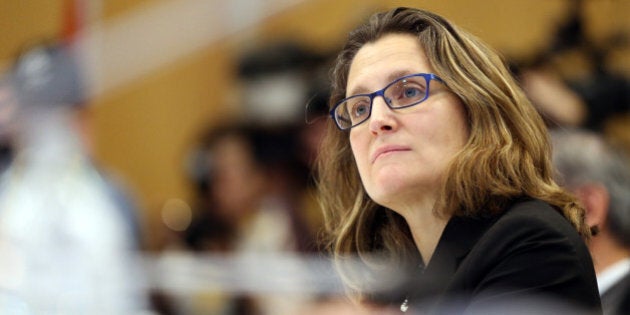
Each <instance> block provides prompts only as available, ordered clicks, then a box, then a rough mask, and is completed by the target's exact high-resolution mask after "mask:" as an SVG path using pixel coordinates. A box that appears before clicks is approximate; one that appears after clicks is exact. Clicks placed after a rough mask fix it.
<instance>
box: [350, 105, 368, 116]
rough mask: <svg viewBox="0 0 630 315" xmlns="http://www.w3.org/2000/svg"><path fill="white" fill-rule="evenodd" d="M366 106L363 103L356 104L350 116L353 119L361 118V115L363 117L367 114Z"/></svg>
mask: <svg viewBox="0 0 630 315" xmlns="http://www.w3.org/2000/svg"><path fill="white" fill-rule="evenodd" d="M368 109H369V107H368V105H366V104H364V103H360V104H356V105H355V106H354V107H353V108H352V115H353V116H354V117H361V116H363V115H365V114H366V113H367V112H368Z"/></svg>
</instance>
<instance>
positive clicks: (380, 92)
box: [329, 73, 445, 130]
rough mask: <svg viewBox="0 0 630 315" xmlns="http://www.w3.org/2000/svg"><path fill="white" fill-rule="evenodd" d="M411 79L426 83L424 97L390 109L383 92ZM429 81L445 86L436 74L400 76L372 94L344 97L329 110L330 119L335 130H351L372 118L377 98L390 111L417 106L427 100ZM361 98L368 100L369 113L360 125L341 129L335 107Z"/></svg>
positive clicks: (389, 103) (389, 101)
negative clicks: (420, 79)
mask: <svg viewBox="0 0 630 315" xmlns="http://www.w3.org/2000/svg"><path fill="white" fill-rule="evenodd" d="M411 77H423V78H424V79H425V80H426V81H427V91H426V92H425V94H424V97H423V98H422V99H421V100H420V101H418V102H415V103H412V104H409V105H405V106H400V107H392V106H391V100H388V99H387V98H386V97H385V90H387V89H388V88H389V87H390V86H392V85H394V84H396V83H398V82H399V81H401V80H404V79H407V78H411ZM431 80H436V81H438V82H440V83H442V84H445V82H444V80H442V78H440V77H439V76H437V75H436V74H433V73H415V74H409V75H406V76H402V77H400V78H398V79H396V80H394V81H392V82H390V83H389V84H387V85H386V86H385V87H384V88H382V89H380V90H378V91H374V92H372V93H367V94H355V95H352V96H350V97H346V98H344V99H342V100H341V101H339V102H337V104H335V106H333V108H332V109H331V110H330V112H329V114H330V117H331V118H332V120H333V121H334V122H335V125H336V126H337V128H339V129H340V130H349V129H352V128H354V127H356V126H358V125H360V124H362V123H364V122H366V121H367V120H368V119H370V116H372V104H373V103H374V99H375V98H376V97H377V96H380V97H382V98H383V99H384V100H385V104H387V107H389V108H390V109H392V110H396V109H400V108H407V107H411V106H415V105H418V104H420V103H422V102H424V101H426V99H427V98H429V92H430V86H431V84H430V82H431ZM361 96H367V97H369V98H370V112H369V113H368V115H367V117H366V118H365V119H364V120H362V121H361V122H360V123H357V124H356V125H352V126H350V127H348V128H342V127H341V126H340V125H339V122H338V121H337V118H336V117H335V112H336V111H337V107H339V106H341V105H342V104H343V103H345V102H347V101H348V100H350V99H353V98H355V97H361Z"/></svg>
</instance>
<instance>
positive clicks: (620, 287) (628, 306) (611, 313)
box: [602, 273, 630, 315]
mask: <svg viewBox="0 0 630 315" xmlns="http://www.w3.org/2000/svg"><path fill="white" fill-rule="evenodd" d="M602 308H603V309H604V314H606V315H628V314H630V273H628V274H626V275H625V276H624V277H623V278H621V279H619V281H617V283H615V284H614V285H613V286H612V287H610V288H609V289H608V290H606V292H604V293H603V294H602Z"/></svg>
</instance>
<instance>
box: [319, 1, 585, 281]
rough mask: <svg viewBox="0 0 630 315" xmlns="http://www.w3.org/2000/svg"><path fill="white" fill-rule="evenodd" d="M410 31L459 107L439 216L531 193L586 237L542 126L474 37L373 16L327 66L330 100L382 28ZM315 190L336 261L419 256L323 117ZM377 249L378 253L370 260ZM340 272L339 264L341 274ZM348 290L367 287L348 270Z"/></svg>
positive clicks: (414, 13) (431, 20)
mask: <svg viewBox="0 0 630 315" xmlns="http://www.w3.org/2000/svg"><path fill="white" fill-rule="evenodd" d="M392 33H403V34H412V35H414V36H415V37H417V39H418V41H419V42H420V44H421V46H422V47H423V48H424V49H425V53H426V56H427V58H428V60H429V63H430V64H431V65H432V67H433V69H434V71H435V73H436V74H437V75H438V76H440V77H441V78H442V79H444V81H445V82H446V84H447V86H448V87H449V89H450V90H451V91H452V92H453V93H455V94H456V95H457V96H458V97H459V98H460V99H461V100H462V102H463V104H465V107H466V111H467V115H468V123H469V125H470V137H469V139H468V142H467V143H466V144H465V146H464V148H463V149H462V150H461V151H460V152H459V153H458V154H457V155H456V156H455V157H454V158H453V160H452V161H451V164H450V166H449V168H448V169H447V171H446V174H445V177H444V178H445V180H444V182H443V184H442V187H441V190H440V195H439V198H438V201H437V202H436V205H435V207H434V211H436V214H438V215H440V214H441V215H454V216H492V215H496V214H498V213H500V212H501V211H503V209H505V207H506V206H507V205H508V204H509V202H511V201H512V200H514V199H516V198H519V197H524V196H528V197H532V198H537V199H540V200H543V201H545V202H547V203H549V204H551V205H552V206H553V207H554V208H556V209H557V210H558V211H560V212H561V213H562V214H563V215H564V216H565V217H566V218H567V219H568V220H569V221H570V222H571V223H572V224H573V226H574V227H575V228H576V229H577V231H578V232H579V233H580V234H581V235H582V236H583V237H584V238H585V239H588V238H589V237H590V230H589V228H588V226H586V224H585V223H584V210H583V209H582V208H581V207H580V206H579V205H578V204H577V201H576V199H575V198H574V197H573V196H572V195H570V194H569V193H568V192H566V191H565V190H563V189H561V188H560V187H559V186H558V185H557V184H556V183H555V182H554V180H553V169H552V165H551V161H550V155H551V146H550V142H549V138H548V133H547V129H546V127H545V124H544V122H543V120H542V118H541V117H540V115H539V114H538V112H537V111H536V109H535V108H534V107H533V106H532V105H531V103H530V102H529V100H528V99H527V98H526V96H525V94H524V93H523V91H522V90H521V88H520V87H519V85H518V83H517V82H516V81H515V79H514V77H513V76H512V74H511V73H510V71H509V70H508V68H507V67H506V65H505V63H504V61H503V60H502V58H501V57H500V56H499V55H498V54H497V53H496V52H495V51H494V50H492V49H491V48H490V47H488V46H487V45H485V44H484V43H482V42H481V41H480V40H478V39H477V38H476V37H474V36H473V35H471V34H469V33H467V32H465V31H463V30H461V29H459V28H458V27H457V26H455V25H453V24H451V23H449V22H448V21H446V20H445V19H444V18H442V17H440V16H438V15H436V14H434V13H431V12H427V11H424V10H419V9H411V8H397V9H394V10H391V11H388V12H384V13H378V14H375V15H373V16H372V17H371V18H370V19H369V20H368V22H367V23H365V24H364V25H361V26H360V27H358V28H357V29H355V30H354V31H352V32H351V33H350V34H349V38H348V40H347V42H346V44H345V46H344V47H343V49H342V51H341V52H340V53H339V55H338V57H337V60H336V65H335V67H334V69H333V71H332V90H331V98H330V102H329V104H330V106H332V105H334V104H336V103H337V102H338V101H339V100H341V99H343V98H344V97H346V85H347V79H348V71H349V68H350V65H351V63H352V60H353V58H354V56H355V55H356V53H357V52H358V51H359V49H361V47H362V46H363V45H365V44H366V43H370V42H374V41H376V40H378V39H379V38H381V37H383V36H384V35H387V34H392ZM318 174H319V179H318V188H319V192H320V202H321V206H322V208H323V210H324V214H325V222H326V231H327V232H328V233H327V234H328V236H329V238H328V239H327V241H328V243H327V244H328V245H329V249H330V250H331V251H332V252H333V254H334V256H335V258H337V259H336V260H337V261H343V260H344V258H346V257H348V256H355V255H356V256H358V257H361V259H362V260H363V261H364V262H365V263H366V264H367V266H368V267H369V268H370V269H372V270H386V269H387V268H386V267H384V265H383V264H390V265H393V266H396V268H400V267H401V266H410V265H414V264H416V263H417V262H418V259H419V255H418V251H417V249H416V247H415V245H414V242H413V240H412V237H411V233H410V231H409V227H408V225H407V224H406V222H405V220H404V219H403V218H402V217H401V216H400V215H398V214H396V213H395V212H393V211H391V210H389V209H387V208H385V207H382V206H380V205H378V204H376V203H375V202H374V201H372V200H371V199H370V197H369V196H368V195H367V194H366V192H365V190H364V189H363V186H362V184H361V180H360V178H359V173H358V170H357V167H356V164H355V161H354V158H353V155H352V152H351V149H350V144H349V139H348V133H347V132H342V131H339V130H338V129H337V128H336V127H335V125H334V123H332V122H329V124H328V128H327V132H326V136H325V139H324V141H323V143H322V148H321V151H320V155H319V160H318ZM373 253H380V254H381V256H379V257H381V258H383V257H384V258H386V262H383V260H377V261H372V260H370V258H369V257H370V256H369V255H371V254H373ZM343 270H344V269H343V268H342V271H343ZM345 271H346V272H342V274H343V275H345V276H346V277H347V279H346V284H347V285H348V286H349V288H350V289H351V290H352V291H355V292H361V291H362V290H363V289H364V288H363V287H362V286H361V285H360V284H359V283H358V282H357V280H358V279H357V277H353V276H352V273H351V272H350V270H348V269H346V270H345Z"/></svg>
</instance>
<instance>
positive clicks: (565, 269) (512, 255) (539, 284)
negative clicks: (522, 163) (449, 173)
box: [391, 199, 601, 314]
mask: <svg viewBox="0 0 630 315" xmlns="http://www.w3.org/2000/svg"><path fill="white" fill-rule="evenodd" d="M399 292H400V293H401V294H400V296H399V299H398V301H391V302H393V304H394V305H395V306H396V307H399V305H400V304H401V303H402V301H403V300H404V299H405V298H407V299H408V302H409V303H408V305H409V306H410V307H409V310H408V312H407V313H413V314H427V313H430V314H576V313H580V314H582V313H583V314H601V302H600V298H599V292H598V289H597V282H596V278H595V271H594V269H593V263H592V260H591V256H590V254H589V252H588V249H587V247H586V245H585V243H584V242H583V240H582V239H581V237H580V236H579V235H578V233H577V231H576V230H575V228H573V226H572V225H571V224H570V223H569V222H568V221H567V220H566V219H565V218H564V217H563V216H562V215H561V214H560V213H559V212H558V211H556V210H555V209H554V208H552V207H551V206H550V205H548V204H547V203H544V202H542V201H539V200H531V199H528V200H520V201H517V202H515V203H514V204H512V205H511V206H510V207H508V209H506V210H505V211H504V212H503V213H502V214H501V215H500V216H497V217H494V218H485V219H474V218H464V217H453V218H452V219H451V220H450V221H449V222H448V224H447V226H446V227H445V229H444V232H443V234H442V236H441V238H440V241H439V243H438V245H437V247H436V250H435V252H434V254H433V256H432V258H431V261H430V262H429V264H428V265H427V266H426V268H424V269H423V270H420V271H418V272H416V274H415V275H414V276H412V279H411V281H409V283H407V284H406V285H405V286H403V289H402V290H400V291H399Z"/></svg>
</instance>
